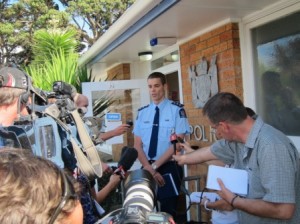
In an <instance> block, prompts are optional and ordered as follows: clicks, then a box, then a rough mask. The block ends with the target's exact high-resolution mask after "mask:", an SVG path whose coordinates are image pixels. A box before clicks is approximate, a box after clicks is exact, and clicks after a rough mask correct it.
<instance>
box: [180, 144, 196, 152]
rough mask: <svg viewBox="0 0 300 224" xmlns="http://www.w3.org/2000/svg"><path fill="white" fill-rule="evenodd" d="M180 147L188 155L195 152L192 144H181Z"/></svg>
mask: <svg viewBox="0 0 300 224" xmlns="http://www.w3.org/2000/svg"><path fill="white" fill-rule="evenodd" d="M179 147H180V148H181V149H182V150H184V151H185V152H186V153H190V152H193V151H194V150H193V149H192V148H191V146H190V143H188V142H184V143H179Z"/></svg>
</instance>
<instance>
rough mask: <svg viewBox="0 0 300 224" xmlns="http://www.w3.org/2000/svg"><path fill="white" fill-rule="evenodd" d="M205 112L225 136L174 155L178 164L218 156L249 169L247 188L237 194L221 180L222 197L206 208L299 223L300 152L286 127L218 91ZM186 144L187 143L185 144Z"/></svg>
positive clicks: (247, 219) (252, 219) (246, 221)
mask: <svg viewBox="0 0 300 224" xmlns="http://www.w3.org/2000/svg"><path fill="white" fill-rule="evenodd" d="M203 114H204V115H205V116H207V118H208V122H209V124H210V125H211V127H213V128H214V129H215V130H216V134H217V135H221V136H222V138H224V139H221V140H218V141H216V142H215V143H214V144H212V145H211V146H210V147H206V148H202V149H201V150H197V151H195V152H193V153H189V154H185V155H182V156H174V159H175V160H176V161H177V162H178V164H196V163H202V162H206V161H209V160H214V159H219V160H221V161H222V162H224V163H226V164H232V165H233V167H234V168H237V169H243V170H246V171H247V173H248V178H249V182H248V194H247V195H246V196H245V197H240V196H239V195H235V194H234V193H232V192H231V191H230V190H229V189H227V188H226V186H224V183H223V182H222V180H218V182H219V185H220V188H221V190H220V191H218V194H219V196H220V197H221V198H222V200H219V201H217V202H210V203H207V207H208V208H215V209H218V210H229V211H230V210H232V209H237V210H238V218H239V222H240V223H242V224H253V223H255V224H256V223H259V224H260V223H261V224H275V223H278V224H279V223H280V224H296V223H297V224H298V223H299V220H300V193H299V189H300V169H299V167H300V164H299V153H298V151H297V149H296V147H295V146H294V144H293V143H292V142H291V140H290V139H289V138H287V137H286V136H285V135H284V134H283V133H282V132H280V131H278V130H277V129H275V128H273V127H272V126H270V125H268V124H266V123H264V122H263V120H262V119H261V118H260V117H259V116H257V117H256V119H252V118H251V117H250V116H249V115H247V111H246V108H245V107H244V105H243V103H242V102H241V100H240V99H239V98H238V97H236V96H235V95H233V94H231V93H218V94H216V95H215V96H213V97H212V98H211V99H210V100H209V101H208V102H207V103H206V105H205V106H204V108H203ZM182 146H183V147H185V148H186V147H188V146H187V145H186V144H182Z"/></svg>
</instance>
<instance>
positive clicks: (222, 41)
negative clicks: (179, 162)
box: [180, 23, 243, 221]
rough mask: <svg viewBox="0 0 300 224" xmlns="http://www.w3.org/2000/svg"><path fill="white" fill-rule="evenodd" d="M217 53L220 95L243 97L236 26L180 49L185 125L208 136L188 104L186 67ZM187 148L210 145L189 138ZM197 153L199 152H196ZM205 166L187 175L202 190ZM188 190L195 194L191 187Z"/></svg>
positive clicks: (197, 111) (195, 110)
mask: <svg viewBox="0 0 300 224" xmlns="http://www.w3.org/2000/svg"><path fill="white" fill-rule="evenodd" d="M213 54H217V69H218V86H219V91H221V92H225V91H226V92H231V93H234V94H236V95H238V96H239V97H240V98H241V99H242V96H243V86H242V70H241V54H240V39H239V28H238V24H237V23H229V24H226V25H224V26H221V27H219V28H217V29H214V30H212V31H210V32H208V33H205V34H203V35H201V36H199V37H196V38H195V39H193V40H190V41H188V42H187V43H184V44H182V45H181V46H180V61H181V62H180V63H181V75H182V84H183V102H184V105H185V109H186V113H187V116H188V118H189V122H190V124H191V125H192V126H195V125H199V124H201V125H204V128H205V132H206V133H209V126H208V123H207V121H206V119H205V118H204V117H203V116H202V109H198V108H195V107H194V105H193V102H192V86H191V82H190V80H189V74H188V68H189V66H191V65H197V64H198V63H199V62H200V60H201V58H202V57H205V58H206V59H207V61H208V62H209V61H210V59H211V56H212V55H213ZM190 143H191V145H194V146H199V147H200V148H201V147H204V146H207V145H210V144H211V142H209V141H206V142H205V141H197V140H196V139H195V138H194V136H193V135H191V139H190ZM198 150H201V149H198ZM206 172H207V165H204V164H199V165H189V166H188V175H189V176H193V175H201V176H202V178H201V188H202V189H203V188H204V187H205V178H206ZM189 190H190V191H195V187H194V186H191V189H189ZM192 210H193V212H192V218H193V219H194V220H195V211H194V210H195V209H192ZM202 216H203V217H202V221H208V219H209V215H208V213H206V212H202Z"/></svg>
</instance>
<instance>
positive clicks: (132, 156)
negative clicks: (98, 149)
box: [114, 146, 138, 179]
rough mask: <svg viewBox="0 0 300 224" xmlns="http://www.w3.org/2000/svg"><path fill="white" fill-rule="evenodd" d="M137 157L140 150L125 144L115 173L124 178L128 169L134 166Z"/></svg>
mask: <svg viewBox="0 0 300 224" xmlns="http://www.w3.org/2000/svg"><path fill="white" fill-rule="evenodd" d="M137 157H138V152H137V150H136V149H135V148H130V147H127V146H124V147H123V148H122V152H121V158H120V160H119V162H118V168H117V169H116V170H115V171H114V174H118V175H120V176H121V178H122V179H124V178H125V174H126V172H127V170H129V169H130V168H131V167H132V165H133V163H134V161H135V160H136V159H137Z"/></svg>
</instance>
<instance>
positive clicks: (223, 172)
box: [206, 165, 248, 195]
mask: <svg viewBox="0 0 300 224" xmlns="http://www.w3.org/2000/svg"><path fill="white" fill-rule="evenodd" d="M217 178H220V179H221V180H222V181H223V183H224V185H225V187H226V188H227V189H229V190H230V191H231V192H233V193H236V194H240V195H247V193H248V173H247V171H246V170H241V169H233V168H225V167H221V166H215V165H209V167H208V173H207V181H206V187H207V188H208V189H213V190H221V188H220V186H219V183H218V181H217Z"/></svg>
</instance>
